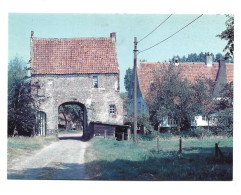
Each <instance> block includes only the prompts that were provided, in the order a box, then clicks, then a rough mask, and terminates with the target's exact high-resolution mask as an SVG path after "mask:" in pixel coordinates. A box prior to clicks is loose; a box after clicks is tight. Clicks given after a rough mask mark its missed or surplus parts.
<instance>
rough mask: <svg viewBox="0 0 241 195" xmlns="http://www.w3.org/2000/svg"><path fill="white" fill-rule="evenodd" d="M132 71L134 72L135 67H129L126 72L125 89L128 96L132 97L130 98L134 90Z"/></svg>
mask: <svg viewBox="0 0 241 195" xmlns="http://www.w3.org/2000/svg"><path fill="white" fill-rule="evenodd" d="M132 72H133V69H132V68H128V69H127V70H126V74H125V77H124V85H125V89H126V91H127V94H128V98H130V99H131V98H132V91H133V82H132Z"/></svg>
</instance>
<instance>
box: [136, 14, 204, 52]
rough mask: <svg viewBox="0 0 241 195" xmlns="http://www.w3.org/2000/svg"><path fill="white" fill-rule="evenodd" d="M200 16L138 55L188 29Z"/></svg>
mask: <svg viewBox="0 0 241 195" xmlns="http://www.w3.org/2000/svg"><path fill="white" fill-rule="evenodd" d="M202 16H203V14H201V15H200V16H198V17H197V18H195V19H194V20H193V21H191V22H190V23H188V24H187V25H186V26H184V27H182V28H181V29H180V30H178V31H177V32H175V33H173V34H172V35H170V36H169V37H167V38H165V39H163V40H162V41H160V42H158V43H156V44H155V45H153V46H151V47H148V48H147V49H144V50H141V51H140V52H139V53H142V52H144V51H147V50H149V49H151V48H153V47H155V46H157V45H159V44H161V43H163V42H164V41H166V40H168V39H170V38H171V37H172V36H174V35H176V34H177V33H179V32H180V31H182V30H183V29H185V28H186V27H188V26H189V25H190V24H192V23H193V22H195V21H196V20H197V19H199V18H200V17H202ZM139 53H138V54H139Z"/></svg>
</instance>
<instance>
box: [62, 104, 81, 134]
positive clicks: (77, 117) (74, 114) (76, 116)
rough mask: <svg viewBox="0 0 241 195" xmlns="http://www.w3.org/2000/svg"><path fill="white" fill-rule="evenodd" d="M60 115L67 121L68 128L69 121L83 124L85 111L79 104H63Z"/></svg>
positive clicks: (66, 126)
mask: <svg viewBox="0 0 241 195" xmlns="http://www.w3.org/2000/svg"><path fill="white" fill-rule="evenodd" d="M59 113H60V114H63V116H64V120H65V128H66V129H67V128H68V119H67V118H70V120H71V121H72V122H74V123H78V124H82V123H83V109H82V108H81V107H80V106H79V105H78V104H62V105H60V107H59Z"/></svg>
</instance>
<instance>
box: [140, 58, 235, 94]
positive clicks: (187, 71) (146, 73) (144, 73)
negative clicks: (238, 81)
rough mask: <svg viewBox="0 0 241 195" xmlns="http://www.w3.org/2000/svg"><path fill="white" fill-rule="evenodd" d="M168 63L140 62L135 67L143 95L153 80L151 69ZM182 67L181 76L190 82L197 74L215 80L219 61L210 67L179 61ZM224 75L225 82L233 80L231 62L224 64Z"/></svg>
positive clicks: (200, 63)
mask: <svg viewBox="0 0 241 195" xmlns="http://www.w3.org/2000/svg"><path fill="white" fill-rule="evenodd" d="M168 65H169V63H158V62H140V64H139V66H138V68H137V74H138V81H139V87H140V90H141V93H142V95H143V97H144V98H145V95H146V94H147V93H148V92H149V89H150V83H151V82H152V81H154V77H153V70H154V69H155V68H161V67H164V66H168ZM179 66H181V67H182V72H181V76H182V77H183V78H186V79H188V80H189V81H191V82H194V81H195V78H196V77H198V76H202V75H203V76H205V77H206V78H208V79H211V80H212V81H215V80H216V77H217V73H218V68H219V63H213V65H212V67H207V65H205V63H202V62H197V63H192V62H190V63H180V64H179ZM226 75H227V82H231V81H233V64H226Z"/></svg>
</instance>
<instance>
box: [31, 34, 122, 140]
mask: <svg viewBox="0 0 241 195" xmlns="http://www.w3.org/2000/svg"><path fill="white" fill-rule="evenodd" d="M115 41H116V38H115V33H111V36H110V38H108V37H107V38H71V39H48V38H46V39H45V38H36V37H33V32H32V33H31V60H30V62H31V85H32V88H31V90H32V94H33V97H34V99H35V102H36V104H37V105H38V107H39V111H41V112H43V113H45V115H46V116H45V120H46V135H48V134H50V133H55V132H56V131H57V130H58V108H59V106H60V105H62V104H65V103H76V104H79V105H81V106H82V108H83V110H84V117H85V118H84V136H85V137H90V136H91V135H93V134H94V129H93V128H91V126H92V125H89V124H90V123H92V122H98V123H99V122H100V123H102V124H105V123H106V124H116V125H122V124H123V103H122V99H121V97H120V93H119V69H118V62H117V56H116V51H115Z"/></svg>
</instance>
